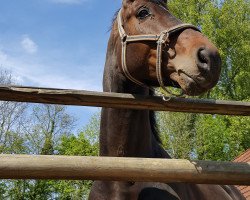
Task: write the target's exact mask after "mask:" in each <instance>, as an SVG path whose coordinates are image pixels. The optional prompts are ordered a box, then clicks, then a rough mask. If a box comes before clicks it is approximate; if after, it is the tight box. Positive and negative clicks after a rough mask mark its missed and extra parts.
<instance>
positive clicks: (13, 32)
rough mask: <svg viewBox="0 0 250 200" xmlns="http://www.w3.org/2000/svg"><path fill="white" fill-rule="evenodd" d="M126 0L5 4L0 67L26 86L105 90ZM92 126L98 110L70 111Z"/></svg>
mask: <svg viewBox="0 0 250 200" xmlns="http://www.w3.org/2000/svg"><path fill="white" fill-rule="evenodd" d="M120 5H121V0H22V1H20V0H11V1H10V0H1V5H0V66H1V67H4V68H6V69H8V70H11V72H12V74H13V75H14V77H15V79H16V80H17V82H18V83H20V84H22V85H25V86H38V87H54V88H70V89H83V90H93V91H101V88H102V87H101V83H102V72H103V66H104V62H105V54H106V46H107V41H108V38H109V27H110V25H111V20H112V17H113V15H114V13H115V11H116V10H117V9H118V8H119V7H120ZM69 111H70V112H71V113H72V114H74V115H76V117H77V118H78V119H79V121H78V124H79V126H83V125H84V124H86V123H87V121H88V119H89V118H90V116H91V115H92V114H93V113H94V112H96V111H97V109H96V108H89V107H70V108H69Z"/></svg>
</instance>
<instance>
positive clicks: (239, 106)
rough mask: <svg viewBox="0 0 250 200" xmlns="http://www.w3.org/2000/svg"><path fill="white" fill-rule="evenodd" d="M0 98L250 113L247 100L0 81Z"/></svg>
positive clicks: (122, 106)
mask: <svg viewBox="0 0 250 200" xmlns="http://www.w3.org/2000/svg"><path fill="white" fill-rule="evenodd" d="M0 100H4V101H18V102H32V103H47V104H62V105H78V106H97V107H110V108H125V109H126V108H128V109H149V110H158V111H174V112H191V113H207V114H223V115H242V116H250V102H237V101H221V100H211V99H209V100H201V99H190V98H177V97H171V98H169V99H167V100H164V99H163V98H162V97H159V96H154V97H151V96H140V95H133V94H122V93H107V92H91V91H83V90H65V89H52V88H35V87H20V86H4V85H0Z"/></svg>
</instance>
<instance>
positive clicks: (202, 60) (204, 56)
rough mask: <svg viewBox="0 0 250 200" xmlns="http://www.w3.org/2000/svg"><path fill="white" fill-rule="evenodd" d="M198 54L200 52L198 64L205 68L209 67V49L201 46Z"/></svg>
mask: <svg viewBox="0 0 250 200" xmlns="http://www.w3.org/2000/svg"><path fill="white" fill-rule="evenodd" d="M197 54H198V55H197V57H198V59H197V62H198V63H197V64H198V66H199V67H200V68H203V69H209V64H210V56H209V51H208V50H206V49H205V48H200V49H199V50H198V53H197Z"/></svg>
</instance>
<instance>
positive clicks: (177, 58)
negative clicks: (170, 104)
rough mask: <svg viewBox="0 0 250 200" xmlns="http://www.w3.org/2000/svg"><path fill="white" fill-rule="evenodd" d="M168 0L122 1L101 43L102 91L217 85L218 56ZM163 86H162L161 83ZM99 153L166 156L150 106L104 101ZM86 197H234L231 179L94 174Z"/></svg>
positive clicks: (193, 89)
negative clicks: (99, 177) (223, 182)
mask: <svg viewBox="0 0 250 200" xmlns="http://www.w3.org/2000/svg"><path fill="white" fill-rule="evenodd" d="M166 4H167V0H123V2H122V8H121V9H120V11H119V13H118V14H117V16H116V18H115V20H114V22H113V26H112V30H111V35H110V39H109V42H108V49H107V56H106V64H105V69H104V76H103V90H104V92H116V93H132V94H140V95H152V87H158V86H161V87H162V88H163V89H165V90H167V89H166V88H165V86H174V87H179V88H181V89H182V91H183V92H184V93H185V94H187V95H199V94H201V93H203V92H205V91H207V90H209V89H211V88H212V87H213V86H215V85H216V83H217V81H218V79H219V75H220V66H221V59H220V56H219V53H218V50H217V48H216V47H215V46H214V45H213V44H212V43H211V42H210V41H209V40H208V39H207V38H206V37H205V36H204V35H202V34H201V33H200V31H199V30H198V28H196V27H194V26H193V25H190V24H183V23H182V22H181V21H180V20H179V19H176V18H175V17H174V16H173V15H172V14H171V13H170V12H169V10H168V8H167V5H166ZM167 91H168V90H167ZM100 156H112V157H121V156H122V157H146V158H166V159H170V156H169V155H168V153H167V152H166V151H165V150H164V149H163V148H162V146H161V142H160V139H159V136H158V134H157V131H156V128H155V118H154V113H153V112H152V111H149V110H132V109H113V108H103V109H102V113H101V128H100ZM89 199H90V200H153V199H155V200H163V199H164V200H177V199H180V200H240V199H244V198H243V197H242V196H241V194H240V193H239V192H238V191H237V190H236V189H235V188H234V187H232V186H219V185H201V184H186V183H171V184H165V183H156V182H150V183H148V182H118V181H95V182H94V183H93V186H92V188H91V192H90V195H89Z"/></svg>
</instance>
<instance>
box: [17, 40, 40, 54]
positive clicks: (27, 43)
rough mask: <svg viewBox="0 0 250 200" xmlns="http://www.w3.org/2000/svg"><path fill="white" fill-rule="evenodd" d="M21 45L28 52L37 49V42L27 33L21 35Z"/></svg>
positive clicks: (33, 51) (32, 52) (34, 51)
mask: <svg viewBox="0 0 250 200" xmlns="http://www.w3.org/2000/svg"><path fill="white" fill-rule="evenodd" d="M21 46H22V48H23V49H24V50H25V52H27V53H29V54H34V53H36V52H37V50H38V46H37V44H36V43H35V42H34V41H33V40H32V39H31V38H30V37H29V36H28V35H24V36H23V38H22V40H21Z"/></svg>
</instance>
